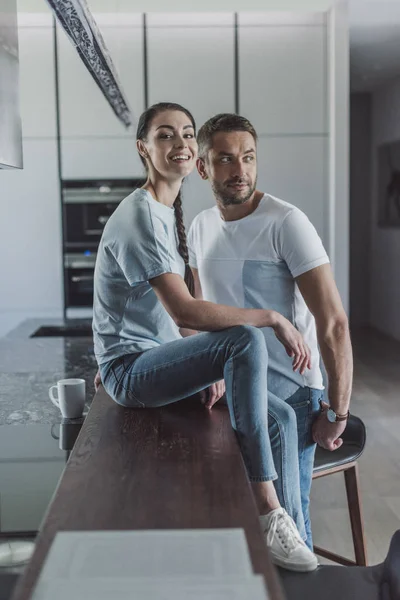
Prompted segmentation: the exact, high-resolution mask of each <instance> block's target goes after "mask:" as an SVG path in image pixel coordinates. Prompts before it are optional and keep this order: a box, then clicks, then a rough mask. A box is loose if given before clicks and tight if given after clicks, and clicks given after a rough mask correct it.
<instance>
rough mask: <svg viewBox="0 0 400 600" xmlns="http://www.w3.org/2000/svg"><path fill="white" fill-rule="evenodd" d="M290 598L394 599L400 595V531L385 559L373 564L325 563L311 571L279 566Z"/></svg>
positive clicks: (296, 599)
mask: <svg viewBox="0 0 400 600" xmlns="http://www.w3.org/2000/svg"><path fill="white" fill-rule="evenodd" d="M279 574H280V576H281V580H282V584H283V587H284V590H285V593H286V597H287V600H298V599H299V598H307V600H320V599H321V598H323V600H338V599H339V598H340V600H386V599H387V600H392V599H393V600H394V599H395V598H396V599H397V598H400V530H399V531H396V533H395V534H394V535H393V537H392V540H391V542H390V548H389V552H388V555H387V557H386V559H385V562H383V563H381V564H380V565H376V566H374V567H336V566H330V565H329V566H328V565H326V566H325V565H324V566H321V567H318V569H317V570H316V571H313V572H312V573H293V572H291V571H285V570H284V569H279Z"/></svg>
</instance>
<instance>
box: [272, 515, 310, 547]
mask: <svg viewBox="0 0 400 600" xmlns="http://www.w3.org/2000/svg"><path fill="white" fill-rule="evenodd" d="M275 534H278V537H279V538H280V539H281V541H282V543H283V546H284V548H285V550H288V551H289V552H290V551H291V550H293V549H294V548H295V547H296V546H297V545H298V543H299V542H301V543H302V542H303V540H302V539H301V537H300V534H299V532H298V531H297V527H296V525H295V523H294V521H293V519H292V517H290V516H289V515H288V514H286V515H285V514H282V513H278V514H274V515H273V516H272V518H271V521H270V522H269V527H268V533H267V545H268V546H272V542H273V539H274V537H275Z"/></svg>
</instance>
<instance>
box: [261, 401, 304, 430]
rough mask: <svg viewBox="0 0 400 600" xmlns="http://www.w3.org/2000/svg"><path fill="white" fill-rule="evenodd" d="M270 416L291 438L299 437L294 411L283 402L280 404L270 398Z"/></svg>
mask: <svg viewBox="0 0 400 600" xmlns="http://www.w3.org/2000/svg"><path fill="white" fill-rule="evenodd" d="M268 412H269V415H270V416H271V417H272V418H273V420H274V421H275V422H276V423H277V424H278V425H279V428H280V429H281V430H282V431H283V432H284V433H285V434H286V435H287V436H289V437H291V436H296V435H297V418H296V413H295V411H294V409H293V408H292V407H291V406H289V404H286V402H284V401H283V400H280V401H279V404H277V403H274V402H273V401H272V398H269V406H268Z"/></svg>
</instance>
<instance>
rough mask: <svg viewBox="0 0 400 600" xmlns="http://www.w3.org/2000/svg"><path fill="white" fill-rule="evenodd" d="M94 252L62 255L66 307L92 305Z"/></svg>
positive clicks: (87, 251)
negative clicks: (66, 293)
mask: <svg viewBox="0 0 400 600" xmlns="http://www.w3.org/2000/svg"><path fill="white" fill-rule="evenodd" d="M95 262H96V252H92V251H90V250H86V251H84V252H71V253H66V254H65V255H64V275H65V287H66V289H67V290H68V307H69V308H71V307H73V308H77V307H84V306H91V305H92V304H93V277H94V265H95Z"/></svg>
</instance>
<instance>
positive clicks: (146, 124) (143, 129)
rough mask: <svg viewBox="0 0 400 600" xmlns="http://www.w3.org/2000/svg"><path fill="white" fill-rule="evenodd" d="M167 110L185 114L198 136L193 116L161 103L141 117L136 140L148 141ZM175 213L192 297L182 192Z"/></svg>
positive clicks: (143, 161) (170, 103)
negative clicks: (155, 119)
mask: <svg viewBox="0 0 400 600" xmlns="http://www.w3.org/2000/svg"><path fill="white" fill-rule="evenodd" d="M166 110H177V111H180V112H183V113H184V114H185V115H186V116H187V117H188V118H189V119H190V121H191V123H192V125H193V129H194V132H195V135H196V123H195V120H194V118H193V115H192V114H191V113H190V112H189V111H188V110H187V109H186V108H184V107H183V106H181V105H180V104H175V102H159V103H158V104H153V106H150V107H149V108H148V109H147V110H145V111H144V113H142V114H141V115H140V119H139V123H138V127H137V132H136V139H137V140H142V141H146V138H147V135H148V133H149V129H150V126H151V122H152V120H153V119H154V117H156V116H157V115H158V114H160V113H162V112H165V111H166ZM139 156H140V160H141V161H142V163H143V165H144V166H145V167H146V170H147V163H146V160H145V158H143V156H141V155H140V154H139ZM174 211H175V222H176V230H177V232H178V239H179V244H178V252H179V254H180V255H181V256H182V258H183V260H184V262H185V283H186V285H187V287H188V289H189V292H190V293H191V294H192V296H194V279H193V274H192V271H191V269H190V267H189V252H188V247H187V242H186V231H185V224H184V222H183V209H182V195H181V190H179V193H178V195H177V197H176V198H175V202H174Z"/></svg>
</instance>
